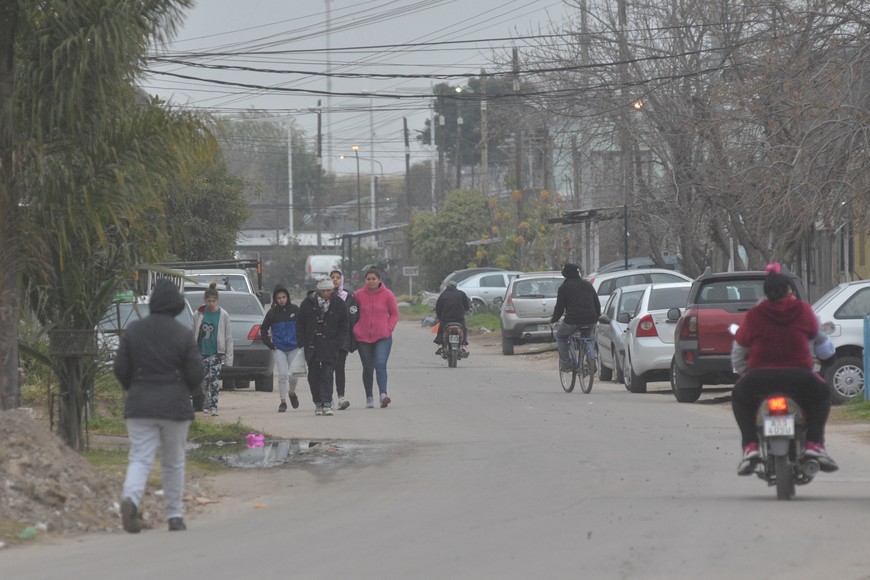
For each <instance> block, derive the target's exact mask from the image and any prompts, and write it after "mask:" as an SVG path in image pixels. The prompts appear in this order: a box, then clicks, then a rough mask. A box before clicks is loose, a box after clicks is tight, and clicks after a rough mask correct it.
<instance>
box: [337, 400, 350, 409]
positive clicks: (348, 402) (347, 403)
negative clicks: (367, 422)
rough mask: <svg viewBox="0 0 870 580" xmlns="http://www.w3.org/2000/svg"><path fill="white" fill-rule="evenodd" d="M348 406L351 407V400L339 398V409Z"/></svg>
mask: <svg viewBox="0 0 870 580" xmlns="http://www.w3.org/2000/svg"><path fill="white" fill-rule="evenodd" d="M348 407H350V401H346V400H344V399H339V400H338V410H339V411H344V410H345V409H347V408H348Z"/></svg>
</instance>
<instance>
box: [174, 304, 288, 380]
mask: <svg viewBox="0 0 870 580" xmlns="http://www.w3.org/2000/svg"><path fill="white" fill-rule="evenodd" d="M204 290H205V289H204V288H203V289H196V290H193V289H190V288H185V292H184V297H185V300H186V301H187V305H188V307H189V308H190V312H191V313H193V312H195V311H196V310H197V309H198V308H199V307H201V306H203V305H204V301H203V292H204ZM218 305H219V306H220V307H221V308H223V309H224V310H226V311H227V314H229V316H230V324H231V325H232V327H233V328H232V332H233V364H232V366H231V367H227V366H225V367H223V370H222V371H221V372H222V377H223V386H224V388H246V387H248V384H249V382H250V381H254V388H255V389H256V390H258V391H267V392H271V391H272V389H273V388H274V375H273V371H272V365H273V362H272V351H271V350H269V347H267V346H266V345H265V344H263V340H262V339H261V338H260V323H262V322H263V317H264V316H265V314H266V312H265V310H264V309H263V305H262V304H261V303H260V301H259V300H258V299H257V297H256V296H254V295H253V294H249V293H247V292H231V291H226V292H221V293H220V299H219V301H218Z"/></svg>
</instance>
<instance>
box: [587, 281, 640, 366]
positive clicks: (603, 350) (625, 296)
mask: <svg viewBox="0 0 870 580" xmlns="http://www.w3.org/2000/svg"><path fill="white" fill-rule="evenodd" d="M647 286H648V284H640V285H635V286H622V287H621V288H617V289H616V290H614V291H613V294H611V295H610V297H609V298H608V299H607V302H605V303H604V308H602V309H601V317H600V318H599V319H598V324H596V325H595V346H596V348H597V349H598V372H599V374H600V376H601V380H602V381H610V380H613V378H614V376H615V377H616V381H617V382H619V383H621V382H622V381H623V379H622V358H623V353H624V352H625V346H624V343H623V342H622V333H623V332H624V331H625V327H626V326H628V324H627V323H624V322H619V321H618V320H617V317H618V316H619V315H620V314H622V313H627V314H629V315H631V314H634V311H635V309H636V308H637V303H638V301H639V300H640V297H641V296H642V295H643V290H644V288H646V287H647Z"/></svg>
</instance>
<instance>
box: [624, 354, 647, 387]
mask: <svg viewBox="0 0 870 580" xmlns="http://www.w3.org/2000/svg"><path fill="white" fill-rule="evenodd" d="M624 361H625V364H624V366H623V368H622V375H623V377H624V378H623V381H624V382H625V388H626V389H628V392H629V393H645V392H646V378H645V377H644V376H643V375H636V374H634V369H633V368H631V354H629V352H628V349H626V351H625V359H624Z"/></svg>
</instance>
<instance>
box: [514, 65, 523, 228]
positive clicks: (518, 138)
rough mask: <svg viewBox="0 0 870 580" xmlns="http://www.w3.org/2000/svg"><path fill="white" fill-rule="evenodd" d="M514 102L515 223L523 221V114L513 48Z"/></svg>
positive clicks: (518, 76)
mask: <svg viewBox="0 0 870 580" xmlns="http://www.w3.org/2000/svg"><path fill="white" fill-rule="evenodd" d="M512 61H513V67H512V68H513V75H514V83H513V84H514V102H515V104H516V108H517V118H516V120H515V127H516V129H514V181H515V189H514V198H515V199H516V202H517V223H519V222H521V221H523V214H524V209H523V115H522V103H521V102H520V55H519V49H517V48H514V50H513V59H512Z"/></svg>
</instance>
